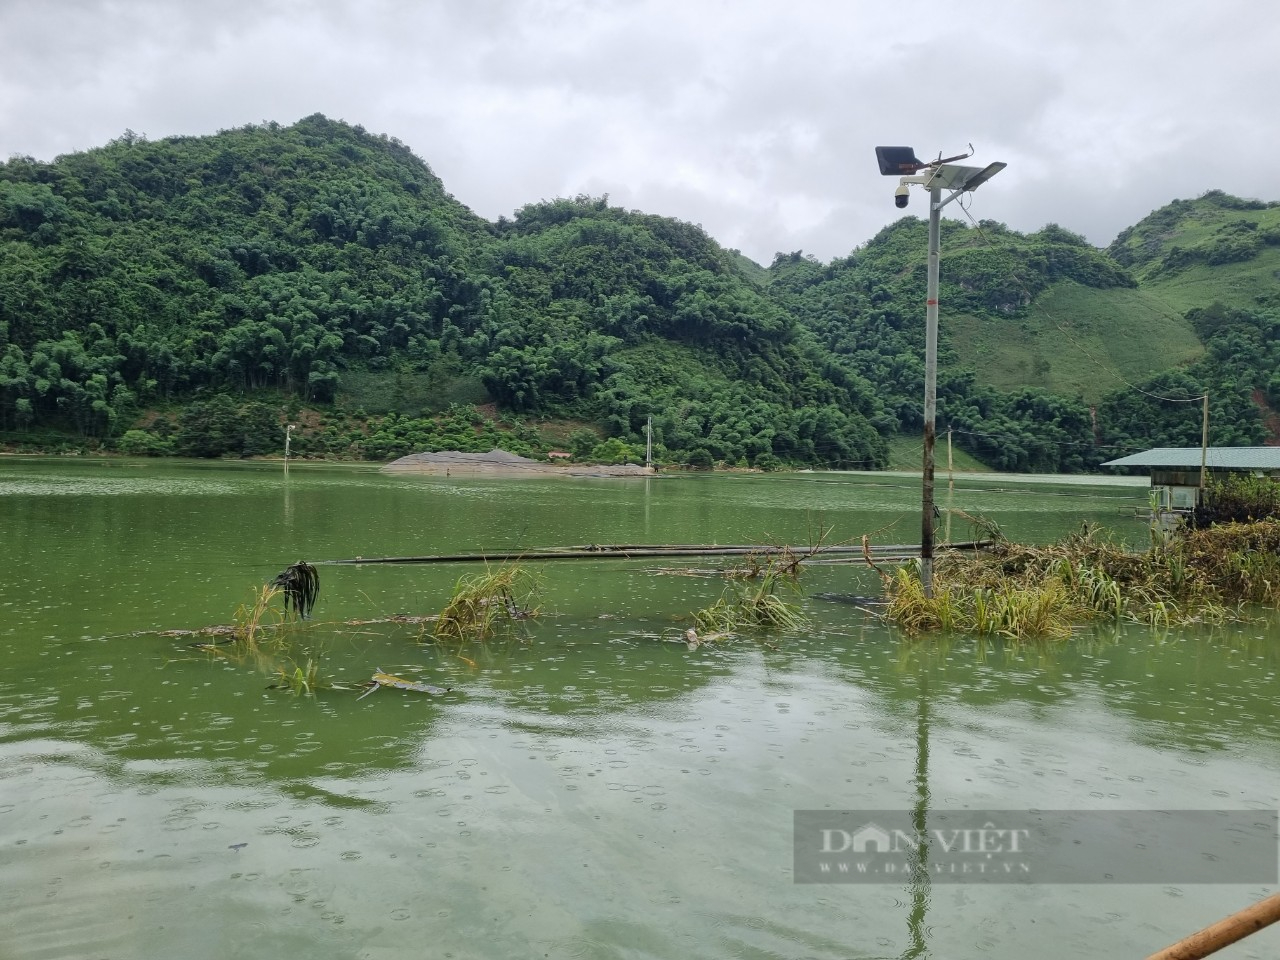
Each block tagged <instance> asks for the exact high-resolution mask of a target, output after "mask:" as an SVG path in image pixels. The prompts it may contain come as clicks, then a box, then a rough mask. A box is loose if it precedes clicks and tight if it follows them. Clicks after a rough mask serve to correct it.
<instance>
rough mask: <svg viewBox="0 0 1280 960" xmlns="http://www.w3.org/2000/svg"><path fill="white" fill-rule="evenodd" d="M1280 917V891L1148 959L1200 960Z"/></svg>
mask: <svg viewBox="0 0 1280 960" xmlns="http://www.w3.org/2000/svg"><path fill="white" fill-rule="evenodd" d="M1277 920H1280V893H1276V894H1272V895H1271V896H1269V897H1267V899H1265V900H1263V901H1262V902H1261V903H1255V904H1254V905H1253V906H1251V907H1246V908H1245V909H1243V910H1241V911H1240V912H1239V913H1233V914H1232V915H1231V916H1229V917H1227V918H1226V919H1225V920H1219V921H1218V922H1217V923H1215V924H1213V926H1210V927H1205V928H1204V929H1203V930H1200V931H1198V932H1197V933H1193V934H1192V935H1191V936H1189V937H1186V938H1185V939H1182V940H1179V941H1178V942H1177V943H1175V944H1173V946H1170V947H1165V948H1164V949H1163V950H1160V951H1157V952H1156V953H1153V954H1152V955H1151V956H1149V957H1147V960H1201V958H1202V957H1207V956H1209V954H1211V953H1217V952H1218V951H1219V950H1221V949H1222V948H1223V947H1225V946H1228V945H1230V944H1232V943H1235V942H1236V941H1237V940H1243V939H1244V938H1245V937H1247V936H1249V934H1251V933H1257V932H1258V931H1259V930H1261V929H1262V928H1263V927H1267V926H1270V925H1271V924H1273V923H1275V922H1276V921H1277Z"/></svg>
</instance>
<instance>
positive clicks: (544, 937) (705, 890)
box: [0, 459, 1280, 960]
mask: <svg viewBox="0 0 1280 960" xmlns="http://www.w3.org/2000/svg"><path fill="white" fill-rule="evenodd" d="M948 496H949V495H948V492H947V490H946V483H945V478H943V482H942V483H940V484H939V498H938V499H939V502H940V503H944V504H945V503H947V502H948ZM918 498H919V487H918V479H914V478H910V477H902V476H894V475H853V474H790V475H767V476H745V475H744V476H698V477H674V478H667V477H658V478H653V479H638V480H636V479H627V480H589V479H577V480H572V479H565V478H546V477H530V478H527V479H506V480H484V479H475V478H468V479H450V478H415V477H404V476H387V475H383V474H380V473H378V472H377V471H376V470H374V469H370V468H367V467H349V466H335V465H328V466H323V465H312V464H302V465H297V466H295V467H294V468H293V469H292V471H291V473H290V475H289V477H288V478H287V479H286V478H285V477H283V476H282V475H281V472H280V468H279V465H266V464H233V463H213V464H191V463H188V464H178V463H157V462H136V461H118V460H117V461H109V462H79V461H66V460H41V459H8V460H5V461H3V462H0V534H2V536H3V543H4V548H3V551H2V553H0V653H2V655H3V657H4V667H3V670H2V671H0V850H3V856H0V956H3V957H6V958H23V960H26V958H46V957H47V958H55V957H57V958H62V957H151V956H165V955H169V956H182V957H193V958H203V957H209V958H213V957H218V958H222V957H263V958H268V957H270V958H278V957H293V956H307V957H309V958H312V960H320V958H330V957H333V958H340V957H361V958H389V957H402V956H403V957H407V956H422V955H427V956H433V957H459V958H463V957H495V958H496V957H502V958H510V957H534V956H539V957H541V956H546V957H553V958H560V957H584V958H615V957H617V958H623V957H627V958H642V957H643V958H650V957H652V958H657V957H664V958H665V957H672V958H675V957H680V958H686V957H742V958H764V957H777V958H795V957H817V958H845V957H917V956H929V957H939V958H942V957H977V956H984V957H999V958H1010V960H1012V958H1025V957H1027V956H1049V957H1054V956H1062V957H1066V956H1115V957H1142V956H1146V955H1147V954H1149V953H1151V952H1153V951H1154V950H1156V949H1157V948H1159V947H1162V946H1164V945H1166V944H1167V943H1170V942H1172V941H1174V940H1176V939H1178V938H1179V937H1181V936H1183V935H1185V934H1188V933H1190V932H1192V931H1193V930H1194V929H1196V928H1198V927H1200V926H1203V925H1205V924H1207V923H1209V922H1212V921H1214V920H1216V919H1218V918H1220V917H1221V916H1224V915H1226V914H1228V913H1231V912H1233V911H1235V910H1237V909H1239V908H1241V907H1244V906H1246V905H1248V904H1249V903H1251V902H1253V901H1254V900H1255V899H1257V898H1258V897H1259V896H1261V895H1263V894H1264V893H1269V892H1271V888H1270V887H1267V886H1264V885H1261V884H1256V883H1254V884H1250V883H1240V884H1221V885H1196V884H1189V883H1182V882H1179V881H1178V879H1177V878H1171V880H1170V882H1168V883H1161V884H1149V885H1108V884H1092V885H1081V886H1069V885H1063V884H1055V883H1035V884H1024V885H1017V886H1011V885H1004V886H987V885H976V884H942V883H934V884H932V885H931V884H930V883H928V881H925V882H923V883H921V882H920V881H919V880H918V879H917V880H915V881H908V880H906V879H903V880H898V881H895V882H886V883H879V884H865V883H864V884H796V883H794V882H793V877H792V873H793V859H792V857H793V853H792V821H793V814H794V812H795V811H796V810H821V809H835V810H900V809H902V810H905V809H912V808H923V807H927V808H928V809H931V810H939V811H946V810H970V809H974V810H985V809H992V810H1001V809H1005V810H1025V809H1078V810H1110V809H1130V810H1159V809H1179V808H1186V809H1231V810H1258V811H1270V810H1274V809H1275V808H1276V807H1277V806H1280V728H1278V727H1277V724H1276V719H1277V716H1278V714H1280V683H1278V681H1277V669H1278V667H1280V654H1277V641H1278V640H1280V630H1277V628H1276V627H1275V626H1274V625H1272V626H1265V625H1264V626H1257V625H1251V626H1248V627H1233V628H1229V629H1224V628H1217V629H1213V630H1210V629H1208V628H1205V629H1204V630H1200V631H1195V630H1191V631H1174V632H1153V631H1150V630H1147V629H1144V628H1139V627H1135V626H1130V625H1124V626H1115V625H1111V626H1106V627H1100V628H1096V629H1091V630H1088V631H1084V632H1082V633H1081V634H1080V635H1079V636H1078V637H1077V638H1076V639H1074V640H1072V641H1069V642H1065V643H1059V644H1052V645H1045V644H1029V645H1023V646H1018V647H1012V646H1007V645H1004V644H1000V643H991V642H988V643H981V644H980V643H976V642H974V641H971V640H962V639H954V640H950V641H947V640H930V641H914V642H913V641H906V640H904V639H902V638H901V637H900V636H899V635H897V634H896V633H895V632H894V631H892V630H889V629H886V628H885V627H883V626H882V625H880V624H879V623H878V622H877V621H876V620H875V619H874V617H872V616H870V615H868V614H867V613H866V612H865V611H864V610H863V609H862V608H861V607H860V606H859V605H858V604H857V603H856V602H847V601H848V600H849V599H850V598H851V597H856V596H865V595H871V594H875V593H876V592H877V591H878V581H877V580H876V578H875V576H874V574H872V573H871V572H870V571H868V570H866V569H864V568H859V567H852V566H824V567H817V568H813V569H811V570H809V571H808V572H806V573H805V575H804V578H803V586H804V588H805V592H806V597H805V598H804V599H803V601H802V604H803V609H804V612H805V614H806V615H807V616H808V617H809V624H808V626H807V627H806V628H805V629H803V630H800V631H797V632H794V633H790V634H770V635H766V636H763V637H761V638H749V637H743V638H740V639H738V640H737V641H736V642H733V643H729V644H726V645H723V646H711V647H708V646H702V647H698V648H697V649H694V650H690V649H689V648H688V647H687V645H686V644H684V643H683V642H672V641H678V640H679V637H680V635H681V634H682V633H683V631H684V630H685V629H686V628H687V627H688V625H689V624H688V621H687V619H685V618H687V617H688V615H689V614H690V613H692V612H693V611H695V610H697V609H699V608H701V607H705V606H707V605H709V604H710V603H711V602H713V601H714V600H715V599H716V598H717V597H719V596H720V594H721V592H722V590H723V589H724V582H723V581H722V580H720V579H716V578H711V577H694V576H677V575H672V574H671V573H670V572H669V571H665V572H664V571H661V570H660V569H659V567H660V562H655V561H644V562H641V561H620V560H592V561H563V562H557V563H544V564H533V565H531V567H532V569H533V570H534V571H535V572H536V573H537V575H538V578H539V581H540V587H539V592H538V602H539V603H540V605H541V611H542V615H541V616H540V617H539V618H538V619H537V620H536V621H532V622H530V623H528V624H527V625H526V627H525V628H524V629H522V630H521V631H520V632H519V634H518V635H516V636H514V637H509V638H503V639H499V640H495V641H491V642H489V643H488V644H485V645H477V644H471V645H469V646H466V647H462V648H459V647H457V646H448V647H446V646H441V645H439V644H435V643H432V642H424V640H425V641H429V636H426V637H424V635H423V629H422V627H420V626H417V625H415V624H413V623H388V622H385V621H386V618H388V617H391V616H393V615H398V614H408V615H424V614H432V613H436V612H438V611H439V610H440V608H441V607H442V606H443V604H444V603H445V601H446V600H447V598H448V596H449V594H450V592H451V590H452V588H453V585H454V583H455V582H456V580H457V579H458V577H460V576H463V575H466V574H468V573H474V572H476V568H475V567H463V566H461V565H440V566H434V565H427V566H423V565H416V566H388V565H377V564H365V565H352V566H327V565H323V564H322V561H329V560H341V559H353V558H356V557H362V558H372V557H383V556H405V555H422V554H439V553H457V552H465V551H484V552H516V551H520V550H524V549H529V548H534V547H547V546H566V545H575V544H592V543H654V544H660V543H755V542H790V543H793V544H804V543H808V542H810V540H811V539H813V538H815V537H818V536H821V535H822V533H823V532H824V531H827V533H826V536H827V539H828V540H829V541H832V542H835V541H845V540H854V541H856V540H857V538H859V537H861V536H862V535H863V534H870V535H871V536H872V540H873V542H875V543H880V544H889V543H904V542H910V541H912V540H913V539H915V538H916V536H917V534H918V529H919V524H918V519H917V518H918ZM950 503H951V505H952V506H954V507H956V508H959V509H960V510H963V511H965V512H966V513H969V514H974V515H977V514H980V515H983V516H988V517H991V518H993V519H995V520H996V521H998V522H999V523H1000V524H1001V525H1002V527H1003V529H1004V530H1005V531H1006V532H1007V533H1008V534H1009V535H1010V536H1012V537H1013V538H1015V539H1023V540H1036V541H1048V540H1051V539H1054V538H1057V537H1059V536H1061V535H1063V534H1065V533H1068V532H1070V531H1072V530H1075V529H1078V528H1079V527H1080V525H1081V523H1083V522H1084V521H1086V520H1087V521H1091V522H1097V523H1102V524H1104V525H1106V526H1108V527H1110V528H1112V529H1113V530H1115V531H1116V535H1117V536H1118V537H1121V538H1124V539H1127V540H1130V541H1132V542H1141V541H1142V540H1143V539H1144V538H1145V537H1146V533H1145V529H1144V527H1143V525H1142V524H1141V523H1140V522H1139V521H1137V520H1136V519H1135V518H1134V517H1135V512H1136V511H1137V510H1138V509H1139V508H1141V507H1142V506H1144V505H1145V503H1146V491H1145V487H1144V486H1143V485H1141V484H1133V483H1124V484H1117V483H1115V482H1113V483H1112V484H1099V483H1097V482H1082V481H1079V480H1076V481H1066V480H1060V481H1052V482H1046V481H1045V480H1043V479H1038V480H1036V479H1032V478H1009V477H998V478H997V477H985V478H959V479H958V480H957V483H956V489H955V491H954V493H953V494H950ZM952 523H953V530H952V536H953V537H955V538H956V539H965V538H967V537H968V535H969V531H968V530H966V529H963V527H964V523H963V521H961V520H959V519H953V521H952ZM298 559H306V560H309V561H311V562H313V563H317V564H321V565H320V566H319V569H320V574H321V579H322V589H321V596H320V602H319V605H318V606H317V609H316V611H315V621H314V622H313V623H312V624H311V625H308V626H305V627H298V628H294V629H292V630H291V631H290V645H289V648H288V651H287V653H282V654H277V655H269V654H268V655H263V656H261V657H257V658H250V659H246V660H238V659H235V658H232V657H229V656H225V655H219V654H210V653H206V652H202V651H199V650H195V649H192V648H191V647H190V646H189V643H190V640H191V638H189V637H181V636H178V637H174V636H163V635H161V634H160V633H159V632H158V631H171V630H183V629H195V628H199V627H203V626H207V625H211V624H225V623H229V622H231V620H232V618H233V615H234V612H235V610H236V608H237V607H238V606H239V605H240V604H242V603H245V602H246V601H248V600H250V598H251V593H252V591H253V589H254V588H255V587H256V586H258V585H261V584H262V583H264V582H265V581H267V580H269V579H270V578H271V577H272V576H274V575H275V574H276V573H278V572H279V571H280V570H282V569H283V568H284V567H285V566H286V565H288V564H289V563H291V562H293V561H296V560H298ZM361 621H375V622H361ZM378 621H382V622H378ZM308 659H310V660H312V661H313V662H318V663H319V664H320V669H321V674H322V676H324V677H326V678H328V679H330V680H334V681H340V682H348V683H353V684H354V683H359V682H361V681H363V680H366V679H368V677H369V676H370V674H371V673H372V672H373V671H374V670H375V669H378V668H381V669H383V670H386V671H389V672H392V673H396V674H398V675H400V676H402V677H405V678H406V679H411V680H424V681H427V682H430V683H433V684H437V685H439V686H443V687H450V688H452V689H451V692H449V693H447V694H445V695H444V696H440V697H429V696H424V695H420V694H416V693H411V692H405V691H398V690H382V691H379V692H377V693H376V694H374V695H371V696H368V697H365V698H364V699H357V697H358V696H359V694H358V693H355V692H345V691H336V690H329V691H321V692H319V693H318V694H316V695H314V696H295V695H294V694H293V693H292V692H289V691H287V690H271V689H268V685H269V684H270V683H271V682H272V680H273V675H274V674H275V672H276V671H278V670H280V669H284V670H286V671H289V670H291V669H292V668H293V667H295V666H299V665H302V664H304V663H305V662H306V661H307V660H308ZM1278 943H1280V941H1278V940H1277V938H1276V937H1275V936H1274V935H1273V933H1269V932H1268V933H1262V934H1259V935H1258V936H1257V937H1255V938H1253V939H1252V940H1249V941H1246V942H1245V943H1244V944H1242V945H1240V946H1238V947H1236V948H1233V949H1234V951H1235V952H1234V954H1233V955H1234V956H1237V957H1249V956H1259V957H1261V956H1274V955H1275V952H1276V949H1277V944H1278Z"/></svg>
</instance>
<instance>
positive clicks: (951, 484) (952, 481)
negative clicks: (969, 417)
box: [947, 427, 956, 490]
mask: <svg viewBox="0 0 1280 960" xmlns="http://www.w3.org/2000/svg"><path fill="white" fill-rule="evenodd" d="M955 488H956V471H955V465H954V463H953V462H952V460H951V428H950V427H947V489H948V490H954V489H955Z"/></svg>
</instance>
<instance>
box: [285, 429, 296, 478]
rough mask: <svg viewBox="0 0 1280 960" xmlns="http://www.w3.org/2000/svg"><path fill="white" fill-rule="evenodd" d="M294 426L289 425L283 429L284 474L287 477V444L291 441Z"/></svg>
mask: <svg viewBox="0 0 1280 960" xmlns="http://www.w3.org/2000/svg"><path fill="white" fill-rule="evenodd" d="M294 429H295V425H294V424H292V423H291V424H289V425H288V426H286V427H285V428H284V473H285V476H288V475H289V443H290V441H292V440H293V431H294Z"/></svg>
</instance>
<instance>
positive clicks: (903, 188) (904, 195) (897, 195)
mask: <svg viewBox="0 0 1280 960" xmlns="http://www.w3.org/2000/svg"><path fill="white" fill-rule="evenodd" d="M910 199H911V188H910V187H908V186H907V185H906V184H905V183H902V184H899V185H898V189H897V190H895V191H893V202H894V205H895V206H897V207H898V208H899V209H901V208H902V207H905V206H906V205H907V201H908V200H910Z"/></svg>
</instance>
